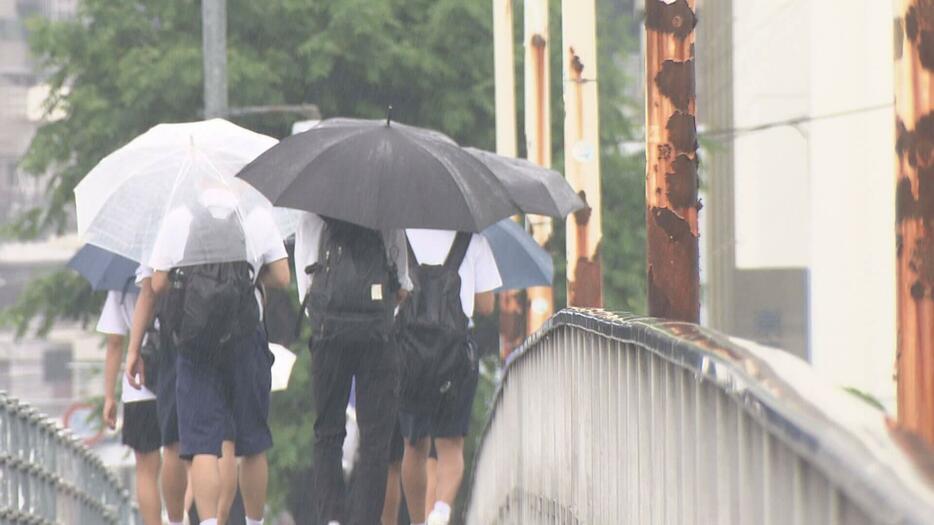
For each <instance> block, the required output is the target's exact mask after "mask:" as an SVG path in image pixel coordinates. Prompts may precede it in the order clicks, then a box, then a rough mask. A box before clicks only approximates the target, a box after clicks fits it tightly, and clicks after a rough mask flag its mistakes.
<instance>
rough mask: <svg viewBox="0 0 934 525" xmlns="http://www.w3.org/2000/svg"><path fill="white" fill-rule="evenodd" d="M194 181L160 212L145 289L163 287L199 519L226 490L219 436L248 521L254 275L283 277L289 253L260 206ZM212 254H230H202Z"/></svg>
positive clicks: (222, 503)
mask: <svg viewBox="0 0 934 525" xmlns="http://www.w3.org/2000/svg"><path fill="white" fill-rule="evenodd" d="M196 187H197V188H198V194H197V196H198V202H197V203H194V204H190V205H183V206H178V207H176V208H175V209H174V210H172V211H171V212H170V213H169V214H168V215H167V216H166V217H165V219H164V220H163V225H162V227H161V229H160V232H159V234H158V236H157V238H156V242H155V245H154V247H153V250H152V255H151V258H150V261H151V263H150V264H151V266H152V267H153V269H154V270H155V272H154V274H153V277H152V291H153V293H154V294H155V295H156V296H159V295H163V294H165V295H166V297H165V303H164V310H165V315H164V316H162V317H160V321H161V322H162V323H163V324H164V325H165V327H166V329H168V330H169V332H168V333H169V334H171V338H172V341H173V344H174V346H175V347H176V351H177V354H176V356H175V360H176V361H175V365H176V373H177V377H176V388H175V390H176V392H175V393H176V396H177V398H176V401H177V402H176V410H177V414H178V429H179V444H180V449H179V454H180V456H181V457H182V458H185V459H188V460H190V461H191V484H192V492H193V495H194V500H195V505H196V507H197V509H198V514H199V516H200V517H201V519H202V522H201V523H202V524H212V525H213V524H214V523H217V522H218V519H217V518H218V516H222V515H224V514H226V511H227V508H229V504H230V502H231V501H232V500H233V492H234V491H233V490H227V489H224V487H223V480H224V479H229V477H228V476H223V478H222V470H223V468H222V463H221V462H220V461H219V458H220V457H221V455H222V450H223V448H224V446H223V443H224V442H225V441H227V442H231V443H233V445H234V446H233V448H234V453H235V454H236V456H237V457H240V458H242V460H241V463H240V490H241V493H242V494H243V499H244V506H245V508H246V514H247V523H248V524H249V525H254V524H261V523H262V521H263V512H264V507H265V499H266V488H267V483H268V471H267V469H268V466H267V461H266V454H265V452H266V450H268V449H269V448H270V447H271V446H272V435H271V433H270V431H269V426H268V423H267V420H268V414H269V391H270V383H271V375H270V367H271V366H272V359H273V358H272V353H271V352H270V351H269V347H268V341H267V340H266V333H265V330H264V328H263V326H262V324H261V322H260V321H261V318H262V309H263V305H262V296H261V294H260V293H259V291H258V290H257V289H256V287H255V286H254V284H255V283H258V284H259V285H260V286H266V287H285V286H287V285H288V283H289V281H290V275H289V268H288V262H287V254H286V251H285V246H284V245H283V243H282V236H281V234H280V233H279V230H278V228H277V227H276V224H275V222H274V220H273V218H272V215H271V213H270V212H269V209H268V207H262V206H256V207H254V208H253V209H252V210H243V209H241V207H240V203H239V201H238V196H237V194H236V192H235V191H232V190H230V189H229V188H227V185H226V184H224V183H219V182H218V181H208V182H206V183H202V184H199V185H197V186H196ZM211 258H214V259H216V260H221V261H231V262H217V263H214V262H205V261H209V260H210V259H211ZM191 261H197V263H196V264H186V263H187V262H191ZM136 363H137V362H135V363H134V364H136ZM183 400H184V401H183ZM234 479H235V478H234ZM233 488H235V487H233ZM222 494H229V499H228V498H227V497H223V498H222Z"/></svg>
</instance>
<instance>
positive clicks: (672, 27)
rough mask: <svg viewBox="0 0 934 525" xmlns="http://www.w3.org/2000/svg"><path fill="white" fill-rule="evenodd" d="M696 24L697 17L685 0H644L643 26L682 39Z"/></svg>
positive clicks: (692, 30)
mask: <svg viewBox="0 0 934 525" xmlns="http://www.w3.org/2000/svg"><path fill="white" fill-rule="evenodd" d="M696 25H697V17H696V16H695V15H694V11H693V10H692V9H691V6H690V5H688V3H687V1H686V0H677V1H676V2H674V3H672V4H667V3H665V2H662V1H661V0H646V3H645V27H646V28H647V29H651V30H653V31H657V32H659V33H666V34H671V35H674V36H675V37H676V38H677V39H679V40H684V39H685V38H687V37H688V35H690V34H691V33H692V32H694V26H696Z"/></svg>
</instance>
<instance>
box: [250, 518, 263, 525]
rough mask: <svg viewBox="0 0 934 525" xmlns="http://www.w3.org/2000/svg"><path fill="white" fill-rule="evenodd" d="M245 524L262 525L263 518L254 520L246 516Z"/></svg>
mask: <svg viewBox="0 0 934 525" xmlns="http://www.w3.org/2000/svg"><path fill="white" fill-rule="evenodd" d="M246 525H263V518H260V519H258V520H254V519H251V518H249V517H247V519H246Z"/></svg>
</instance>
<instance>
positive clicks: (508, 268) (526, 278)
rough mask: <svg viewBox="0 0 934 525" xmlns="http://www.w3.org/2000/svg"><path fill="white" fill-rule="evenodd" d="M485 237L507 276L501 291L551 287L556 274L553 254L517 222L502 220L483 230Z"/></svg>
mask: <svg viewBox="0 0 934 525" xmlns="http://www.w3.org/2000/svg"><path fill="white" fill-rule="evenodd" d="M483 236H484V237H486V239H487V241H489V243H490V249H492V250H493V258H494V259H496V267H497V268H499V274H500V277H502V279H503V286H502V287H501V288H500V289H501V290H521V289H523V288H530V287H532V286H551V281H552V279H554V275H555V266H554V262H553V261H552V260H551V255H550V254H549V253H548V252H546V251H545V250H544V249H542V247H541V246H539V245H538V243H537V242H535V239H533V238H532V236H531V235H529V234H528V233H526V231H525V230H524V229H522V227H521V226H519V225H518V224H516V222H515V221H513V220H512V219H504V220H502V221H499V222H497V223H496V224H494V225H493V226H490V227H489V228H487V229H485V230H483Z"/></svg>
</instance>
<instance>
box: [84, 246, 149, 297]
mask: <svg viewBox="0 0 934 525" xmlns="http://www.w3.org/2000/svg"><path fill="white" fill-rule="evenodd" d="M66 266H68V267H69V268H71V269H72V270H75V271H76V272H78V273H79V274H81V277H84V278H85V279H87V280H88V282H89V283H91V288H92V289H94V290H114V291H118V292H121V291H123V290H130V291H136V290H137V287H136V284H135V283H134V282H133V278H134V277H135V275H136V268H137V267H138V266H139V263H138V262H136V261H133V260H130V259H127V258H126V257H123V256H121V255H117V254H115V253H113V252H109V251H107V250H105V249H103V248H100V247H98V246H94V245H93V244H85V245H84V246H82V247H81V249H80V250H78V253H76V254H75V255H74V256H73V257H72V258H71V260H69V261H68V264H67V265H66Z"/></svg>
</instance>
